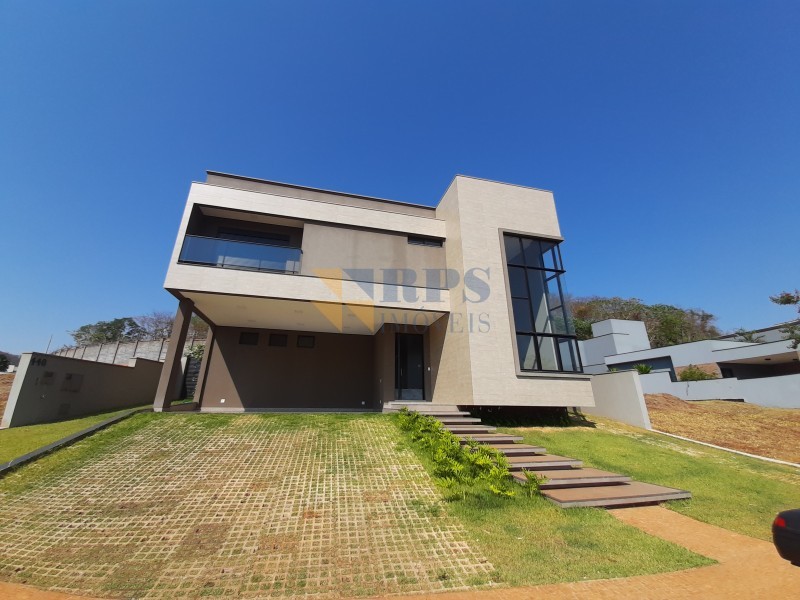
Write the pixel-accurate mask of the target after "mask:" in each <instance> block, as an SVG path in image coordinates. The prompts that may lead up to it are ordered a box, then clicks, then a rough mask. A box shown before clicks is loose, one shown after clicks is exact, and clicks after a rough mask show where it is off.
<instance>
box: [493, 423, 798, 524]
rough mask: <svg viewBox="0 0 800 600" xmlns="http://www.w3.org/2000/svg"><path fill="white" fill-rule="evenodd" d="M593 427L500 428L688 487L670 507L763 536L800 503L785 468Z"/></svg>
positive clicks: (589, 460) (593, 461)
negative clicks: (782, 513) (780, 516)
mask: <svg viewBox="0 0 800 600" xmlns="http://www.w3.org/2000/svg"><path fill="white" fill-rule="evenodd" d="M592 419H593V420H595V421H596V422H597V427H596V428H592V427H542V428H523V427H505V428H501V429H500V431H504V432H509V433H512V432H513V433H516V434H518V435H522V436H524V438H525V442H527V443H530V444H535V445H541V446H544V447H545V448H547V450H548V452H550V453H552V454H561V455H565V456H571V457H573V458H578V459H581V460H583V461H584V464H586V465H587V466H591V467H596V468H599V469H606V470H609V471H614V472H617V473H624V474H626V475H630V476H631V477H633V478H634V479H638V480H640V481H646V482H648V483H657V484H661V485H666V486H670V487H676V488H681V489H685V490H689V491H690V492H692V499H691V500H682V501H677V502H670V503H667V504H666V506H667V507H668V508H670V509H672V510H675V511H677V512H680V513H682V514H685V515H687V516H690V517H692V518H694V519H697V520H699V521H704V522H706V523H711V524H713V525H718V526H720V527H724V528H726V529H730V530H731V531H736V532H738V533H742V534H745V535H749V536H752V537H755V538H760V539H762V540H771V539H772V538H771V531H770V526H771V524H772V520H773V518H774V517H775V514H776V513H777V512H779V511H781V510H785V509H787V508H798V507H800V473H799V472H798V470H797V469H793V468H791V467H787V466H783V465H777V464H772V463H768V462H764V461H760V460H755V459H751V458H747V457H745V456H738V455H736V454H731V453H729V452H723V451H721V450H714V449H713V448H707V447H705V446H701V445H699V444H694V443H691V442H683V441H681V440H676V439H673V438H669V437H667V436H663V435H659V434H656V433H650V432H646V431H644V430H642V429H636V428H633V427H628V426H626V425H622V424H620V423H617V422H614V421H607V420H604V419H595V418H594V417H592Z"/></svg>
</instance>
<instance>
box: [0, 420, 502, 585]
mask: <svg viewBox="0 0 800 600" xmlns="http://www.w3.org/2000/svg"><path fill="white" fill-rule="evenodd" d="M132 419H136V420H138V422H140V423H139V424H140V425H141V426H140V427H138V428H135V429H134V431H132V433H131V434H129V435H127V436H124V437H120V438H119V439H114V440H113V441H110V442H109V443H107V444H106V446H105V447H104V448H103V451H102V452H98V453H96V454H95V455H93V456H90V457H88V458H86V459H85V460H82V461H80V462H79V463H78V464H74V465H71V466H69V467H67V468H66V469H64V470H63V471H61V472H58V473H57V474H52V473H51V474H49V475H47V476H42V477H39V478H38V479H36V478H35V479H34V483H33V485H31V486H29V487H27V488H25V489H21V490H17V489H14V487H13V485H10V483H12V482H0V578H2V579H4V580H6V581H11V582H18V583H30V584H32V585H36V586H40V587H45V588H49V589H54V590H61V591H67V592H78V593H84V594H90V595H97V596H123V597H137V598H179V597H197V596H206V595H207V596H217V595H224V596H237V595H238V596H242V597H288V596H296V595H302V596H306V597H319V598H326V597H340V596H345V597H346V596H359V595H365V594H375V593H376V591H380V592H381V593H412V592H423V591H437V590H443V589H458V588H463V587H466V586H469V585H480V584H482V583H488V582H489V580H490V578H491V574H492V571H493V569H492V566H491V565H490V564H489V562H488V561H487V560H486V559H485V558H484V557H482V556H481V555H480V554H479V553H478V552H477V551H476V550H475V549H474V548H472V547H470V545H469V544H468V543H467V540H466V536H465V532H464V530H463V529H462V527H461V526H460V524H458V522H457V521H456V520H455V519H453V518H451V517H449V516H448V515H447V514H446V512H445V509H444V507H443V506H442V504H441V502H440V500H439V496H438V494H437V492H436V490H435V489H434V488H433V485H432V483H431V481H430V478H429V477H428V475H427V474H426V472H425V470H424V469H423V467H422V466H421V465H419V463H418V462H417V460H416V459H415V457H414V456H413V454H412V453H411V452H410V451H409V450H405V449H399V450H398V449H397V448H396V445H397V444H398V442H399V441H400V438H399V436H398V433H397V432H396V430H395V428H394V427H393V425H392V424H391V423H390V422H388V421H387V420H386V418H385V417H383V416H382V415H359V416H350V417H348V416H341V415H237V416H227V415H225V416H221V415H140V416H136V417H132ZM131 425H132V423H129V424H128V426H131ZM96 435H97V436H112V435H113V429H112V430H110V431H108V432H101V433H99V434H96ZM97 439H98V438H97V437H96V438H95V439H94V440H93V439H89V440H86V441H84V442H81V443H80V444H83V445H85V444H93V443H96V442H97ZM109 439H111V438H109ZM79 450H80V448H73V450H70V449H68V450H65V451H79ZM26 468H36V467H35V466H33V467H26Z"/></svg>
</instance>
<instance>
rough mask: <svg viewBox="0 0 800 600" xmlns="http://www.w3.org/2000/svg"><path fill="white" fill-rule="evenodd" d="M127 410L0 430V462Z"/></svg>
mask: <svg viewBox="0 0 800 600" xmlns="http://www.w3.org/2000/svg"><path fill="white" fill-rule="evenodd" d="M127 410H130V409H129V408H126V409H124V410H115V411H111V412H104V413H99V414H95V415H90V416H88V417H81V418H78V419H70V420H68V421H58V422H57V423H43V424H41V425H26V426H23V427H12V428H9V429H3V430H0V463H5V462H8V461H9V460H11V459H12V458H17V457H18V456H22V455H23V454H27V453H28V452H32V451H33V450H36V449H37V448H41V447H42V446H46V445H47V444H52V443H53V442H55V441H56V440H60V439H61V438H63V437H66V436H68V435H72V434H73V433H77V432H79V431H81V430H82V429H86V428H87V427H91V426H92V425H95V424H97V423H100V422H101V421H105V420H106V419H110V418H111V417H113V416H116V415H118V414H121V413H123V412H125V411H127Z"/></svg>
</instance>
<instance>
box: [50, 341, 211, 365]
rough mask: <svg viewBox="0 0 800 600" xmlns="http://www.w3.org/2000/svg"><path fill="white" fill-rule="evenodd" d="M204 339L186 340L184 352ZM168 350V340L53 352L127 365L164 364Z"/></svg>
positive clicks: (81, 358) (75, 348)
mask: <svg viewBox="0 0 800 600" xmlns="http://www.w3.org/2000/svg"><path fill="white" fill-rule="evenodd" d="M205 343H206V340H205V338H188V339H187V340H186V344H185V346H184V351H183V352H182V353H181V354H185V353H186V351H188V350H189V349H191V347H192V346H197V345H203V344H205ZM168 348H169V340H168V339H164V340H148V341H146V342H119V343H117V342H111V343H108V344H95V345H92V346H74V347H71V348H62V349H60V350H57V351H55V352H53V354H54V355H56V356H65V357H67V358H77V359H80V360H90V361H94V362H102V363H112V364H115V365H127V364H128V362H129V361H130V359H132V358H144V359H147V360H155V361H161V362H164V358H165V357H166V356H167V349H168Z"/></svg>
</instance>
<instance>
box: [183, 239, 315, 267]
mask: <svg viewBox="0 0 800 600" xmlns="http://www.w3.org/2000/svg"><path fill="white" fill-rule="evenodd" d="M302 252H303V251H302V250H301V249H300V248H293V247H289V246H274V245H271V244H259V243H255V242H240V241H235V240H223V239H220V238H210V237H202V236H197V235H187V236H186V237H185V238H184V240H183V248H181V254H180V258H179V259H178V262H181V263H188V264H193V265H205V266H208V267H221V268H223V269H239V270H243V271H266V272H270V273H299V272H300V257H301V255H302Z"/></svg>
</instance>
